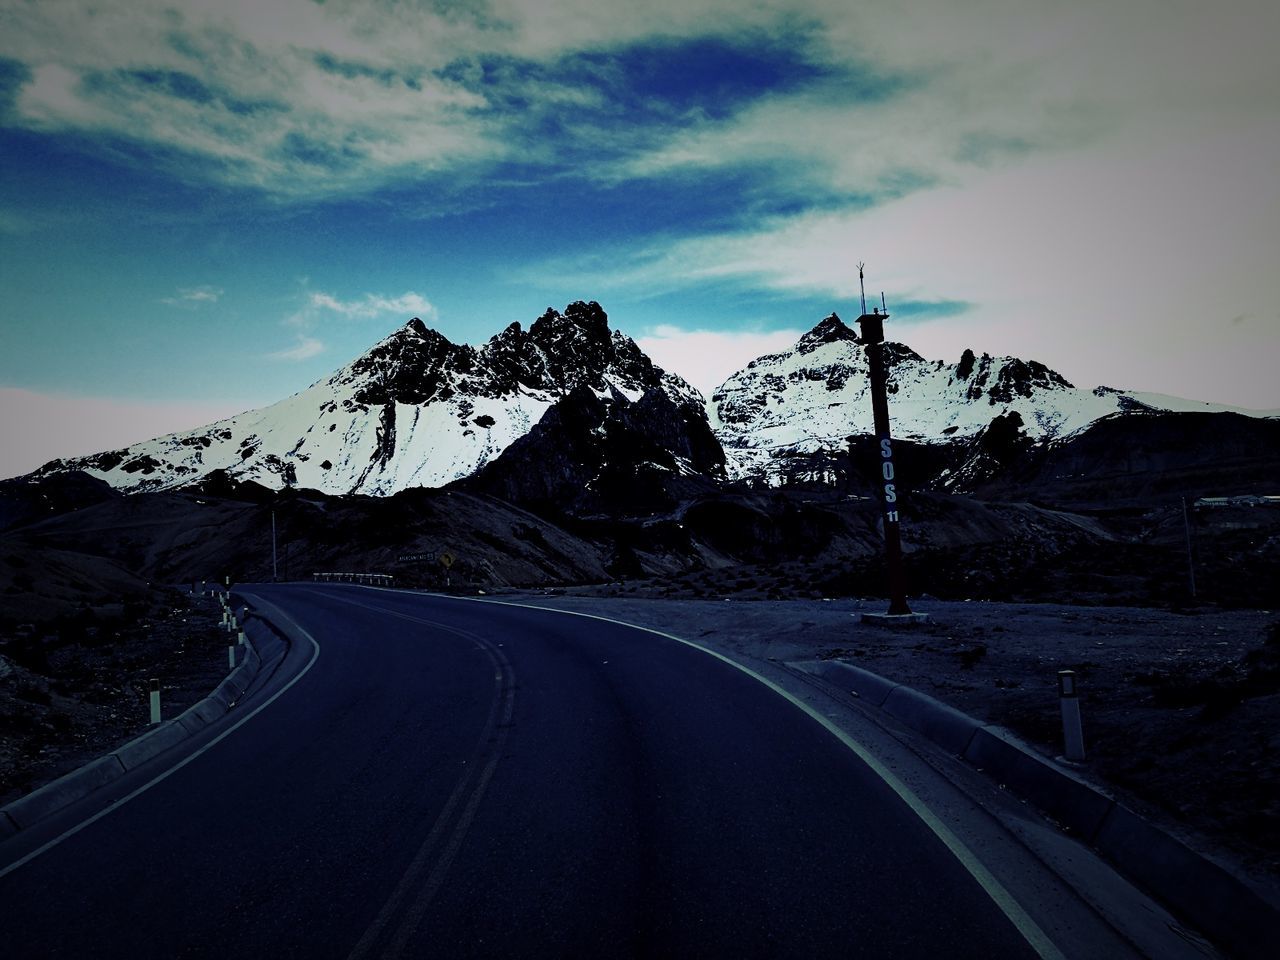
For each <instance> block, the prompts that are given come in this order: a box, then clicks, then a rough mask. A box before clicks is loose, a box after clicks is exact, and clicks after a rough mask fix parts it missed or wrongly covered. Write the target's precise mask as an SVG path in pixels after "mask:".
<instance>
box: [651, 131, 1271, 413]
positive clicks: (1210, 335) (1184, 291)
mask: <svg viewBox="0 0 1280 960" xmlns="http://www.w3.org/2000/svg"><path fill="white" fill-rule="evenodd" d="M1233 143H1234V146H1235V147H1236V149H1234V150H1231V151H1223V150H1222V149H1221V140H1220V139H1219V137H1217V136H1215V135H1214V131H1213V130H1211V129H1209V130H1205V131H1203V132H1202V133H1201V135H1200V136H1199V137H1198V138H1196V139H1194V140H1193V139H1191V138H1184V139H1180V140H1167V141H1162V140H1160V139H1153V138H1151V137H1148V136H1142V137H1135V138H1130V139H1120V138H1116V139H1114V140H1113V141H1112V142H1110V143H1109V144H1108V145H1107V147H1106V149H1101V148H1094V149H1089V150H1083V151H1077V152H1074V153H1064V154H1058V155H1046V156H1041V157H1037V158H1033V159H1029V160H1027V161H1025V162H1023V163H1022V164H1020V165H1018V166H1016V167H1010V168H1006V169H999V170H993V171H987V172H984V173H983V174H981V175H976V176H974V177H971V178H969V179H968V180H967V182H966V183H965V184H964V185H963V186H947V187H940V188H937V189H933V190H924V191H920V192H917V193H914V194H912V195H910V196H908V197H905V198H903V199H900V200H897V201H894V202H891V203H888V204H885V205H883V206H881V207H878V208H875V209H872V210H866V211H857V212H849V211H846V212H835V213H828V212H821V211H818V212H810V213H807V214H804V215H800V216H796V217H790V218H782V219H778V220H776V221H774V222H772V223H769V224H766V225H764V226H762V227H761V228H760V229H757V230H753V231H746V232H742V233H738V234H732V235H708V236H704V237H700V238H695V239H691V240H686V241H683V242H680V243H677V244H674V245H673V246H672V247H671V248H670V249H669V250H668V251H667V252H666V255H665V256H664V257H663V259H662V260H660V261H659V262H656V263H654V264H651V265H649V266H648V267H647V268H646V270H647V271H649V272H651V273H652V274H653V275H654V276H656V277H661V278H664V279H670V278H671V277H681V276H683V277H686V278H688V279H689V280H690V281H691V282H693V281H701V280H704V279H708V278H718V279H724V278H737V279H740V280H741V279H745V280H748V281H750V282H753V283H758V284H761V285H763V286H766V287H770V288H773V289H777V290H783V291H789V292H793V293H794V292H804V293H810V294H811V293H814V292H818V291H827V292H830V293H831V294H833V295H834V296H837V297H840V298H844V299H845V300H847V301H849V302H851V303H853V302H856V297H857V292H858V282H857V279H858V278H857V269H856V264H857V262H858V261H859V260H863V259H865V260H867V261H869V266H868V271H869V272H868V282H869V284H870V290H871V291H872V292H873V293H874V292H878V291H879V290H881V289H883V290H886V291H888V294H889V298H890V299H889V309H890V311H891V312H892V311H893V308H894V303H893V301H894V300H895V299H896V300H898V301H899V302H901V301H903V300H908V299H910V300H960V301H966V302H969V303H972V304H974V309H973V310H972V311H971V312H969V313H965V314H961V315H959V316H953V317H948V318H945V319H939V320H933V321H928V322H922V323H919V324H912V325H908V324H901V323H900V321H894V322H892V325H893V326H894V327H896V335H897V336H899V337H900V338H901V339H903V340H906V341H907V342H909V343H910V344H911V345H912V346H913V347H915V348H916V349H917V350H919V351H920V352H922V353H924V354H925V355H926V356H929V357H931V358H932V357H947V358H950V359H954V358H956V357H957V356H958V355H959V353H960V352H961V350H963V349H964V347H966V346H968V347H972V348H974V349H976V350H979V351H982V350H989V351H991V352H993V353H1012V354H1015V355H1020V356H1023V357H1027V358H1032V359H1038V360H1041V361H1042V362H1045V363H1048V364H1049V365H1050V366H1053V367H1056V368H1058V369H1060V370H1061V372H1062V373H1064V374H1065V375H1066V376H1067V377H1068V378H1070V379H1072V380H1073V381H1076V382H1077V384H1078V385H1080V386H1086V387H1092V386H1095V385H1097V384H1099V383H1104V384H1107V385H1110V386H1116V387H1122V388H1134V389H1146V390H1156V391H1161V392H1166V393H1171V394H1174V395H1180V396H1186V397H1189V398H1192V399H1200V400H1211V401H1219V402H1224V403H1232V404H1237V405H1241V406H1246V407H1254V408H1257V409H1273V408H1276V407H1280V381H1278V380H1277V379H1276V378H1275V375H1274V369H1273V368H1274V359H1275V357H1276V356H1280V322H1277V321H1280V314H1277V309H1280V308H1278V307H1277V304H1280V274H1278V273H1277V272H1276V271H1275V270H1274V269H1273V268H1272V267H1271V266H1269V265H1268V264H1269V263H1270V262H1271V260H1273V258H1274V255H1275V251H1276V250H1278V249H1280V176H1278V174H1280V170H1278V169H1277V160H1276V159H1275V158H1277V157H1280V128H1277V129H1276V130H1275V131H1250V132H1249V133H1248V134H1247V135H1246V134H1240V133H1239V132H1233ZM633 280H634V282H636V283H640V284H643V282H644V277H643V276H637V277H635V278H633ZM1235 317H1247V318H1254V319H1253V321H1251V322H1241V323H1231V322H1230V321H1231V320H1232V318H1235Z"/></svg>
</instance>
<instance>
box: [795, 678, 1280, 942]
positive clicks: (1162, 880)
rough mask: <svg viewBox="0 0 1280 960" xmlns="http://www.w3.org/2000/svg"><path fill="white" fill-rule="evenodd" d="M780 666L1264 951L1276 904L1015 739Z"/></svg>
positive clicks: (1190, 913) (901, 692)
mask: <svg viewBox="0 0 1280 960" xmlns="http://www.w3.org/2000/svg"><path fill="white" fill-rule="evenodd" d="M789 666H791V667H793V668H795V669H798V670H801V671H803V672H805V673H808V674H810V675H812V676H816V677H819V678H821V679H823V680H825V681H827V682H828V683H830V684H832V685H833V686H836V687H839V688H840V689H841V690H848V691H849V692H850V693H851V694H852V695H853V696H855V697H857V698H858V699H859V700H863V701H865V702H867V703H870V704H871V705H873V706H876V707H879V708H880V709H883V710H884V711H885V712H886V713H888V714H889V715H890V716H892V717H894V718H895V719H897V720H898V721H899V722H900V723H902V724H904V725H905V726H908V727H910V728H911V729H913V730H916V731H917V732H919V733H921V734H923V735H924V736H926V737H927V738H928V739H930V740H932V741H933V742H935V743H937V744H938V745H939V746H941V747H943V748H945V749H946V750H948V751H949V752H950V753H953V754H955V755H957V756H960V757H963V758H964V759H965V760H966V761H968V762H969V763H971V764H972V765H973V766H975V767H977V768H978V769H979V770H981V771H982V772H984V773H986V774H988V775H989V776H991V777H994V778H995V779H996V780H998V781H999V782H1000V783H1001V784H1003V785H1004V786H1006V787H1007V788H1008V789H1009V790H1010V791H1011V792H1012V793H1014V794H1016V795H1017V796H1019V797H1021V798H1022V799H1024V800H1026V801H1028V802H1029V803H1032V804H1034V805H1035V806H1037V807H1039V808H1040V809H1041V810H1043V811H1044V812H1045V813H1047V814H1049V815H1050V816H1051V817H1053V818H1054V819H1055V820H1057V821H1058V822H1059V823H1060V824H1061V825H1062V826H1063V827H1065V828H1066V829H1067V830H1068V831H1070V832H1071V833H1074V834H1076V835H1077V836H1079V837H1080V838H1081V839H1082V840H1084V841H1085V842H1086V843H1088V844H1090V845H1091V846H1093V847H1094V848H1095V849H1096V850H1098V851H1099V852H1100V853H1102V854H1103V855H1104V856H1105V857H1106V858H1107V859H1109V860H1110V861H1111V862H1112V863H1113V864H1115V865H1116V866H1117V867H1118V868H1119V869H1120V870H1121V872H1123V873H1124V874H1126V875H1127V876H1128V877H1129V878H1130V879H1131V880H1134V881H1135V882H1137V883H1139V884H1141V885H1142V886H1143V887H1144V888H1146V889H1147V890H1148V891H1149V892H1150V893H1152V894H1154V895H1155V896H1156V897H1158V898H1159V899H1161V900H1162V901H1164V902H1165V904H1167V905H1168V906H1169V907H1170V908H1171V909H1172V910H1173V911H1174V912H1175V913H1176V914H1178V915H1180V916H1182V917H1183V918H1184V919H1185V920H1187V922H1188V923H1190V924H1191V925H1192V926H1194V927H1195V928H1197V929H1198V930H1199V931H1200V932H1202V933H1204V934H1206V935H1207V936H1208V937H1210V938H1211V939H1212V940H1213V941H1214V942H1215V943H1217V944H1218V945H1219V946H1221V947H1224V948H1226V949H1227V950H1229V951H1230V952H1231V953H1232V955H1234V956H1238V957H1242V958H1248V960H1254V958H1257V960H1264V958H1267V960H1269V958H1270V957H1272V956H1273V955H1274V949H1275V937H1276V932H1277V931H1280V910H1277V909H1276V906H1275V905H1273V904H1272V903H1270V902H1269V901H1267V900H1265V899H1264V898H1263V897H1262V896H1260V895H1259V894H1258V893H1257V891H1255V890H1254V889H1253V888H1252V887H1250V886H1249V885H1248V884H1246V883H1244V882H1243V881H1242V880H1240V879H1239V878H1237V877H1235V876H1234V875H1232V874H1231V873H1229V872H1227V871H1226V870H1225V869H1223V868H1222V867H1220V866H1218V864H1216V863H1214V862H1213V861H1212V860H1209V859H1207V858H1206V857H1204V856H1201V855H1200V854H1198V853H1196V852H1195V851H1194V850H1192V849H1191V848H1190V847H1188V846H1186V845H1185V844H1183V843H1182V842H1181V841H1179V840H1176V839H1175V838H1173V837H1171V836H1170V835H1169V834H1167V833H1165V832H1164V831H1163V830H1161V829H1160V828H1159V827H1156V826H1155V825H1154V824H1152V823H1151V822H1150V821H1147V820H1144V819H1143V818H1142V817H1140V816H1138V815H1137V814H1136V813H1134V812H1133V811H1132V810H1129V809H1128V808H1127V807H1124V806H1122V805H1121V804H1120V803H1118V802H1117V801H1116V800H1115V798H1114V797H1110V796H1107V795H1106V794H1105V793H1103V792H1102V791H1100V790H1099V789H1097V788H1096V787H1094V786H1092V785H1091V784H1088V783H1086V782H1085V781H1084V780H1081V779H1080V778H1079V777H1077V776H1076V775H1075V774H1073V773H1072V772H1071V771H1069V770H1066V769H1063V768H1061V767H1059V766H1057V765H1055V764H1054V763H1053V762H1052V761H1050V760H1049V759H1047V758H1046V757H1043V756H1041V755H1040V754H1039V753H1037V752H1036V751H1035V750H1034V749H1033V748H1032V747H1030V746H1028V745H1027V744H1025V743H1024V742H1023V741H1021V740H1019V739H1018V738H1017V737H1016V736H1014V735H1013V734H1012V733H1010V732H1009V731H1008V730H1005V729H1004V728H1003V727H998V726H995V725H993V724H984V723H980V722H978V721H977V720H975V719H973V718H972V717H969V716H967V715H966V714H963V713H960V711H958V710H956V709H954V708H952V707H949V706H947V705H946V704H944V703H940V702H939V701H937V700H935V699H934V698H933V697H930V696H928V695H927V694H923V693H920V692H919V691H917V690H913V689H911V688H910V687H906V686H903V685H901V684H897V683H893V682H892V681H890V680H886V679H885V678H884V677H881V676H879V675H878V674H874V673H871V672H870V671H869V670H864V669H862V668H861V667H855V666H853V665H852V664H849V663H842V662H838V661H831V660H824V661H817V662H806V663H793V664H789Z"/></svg>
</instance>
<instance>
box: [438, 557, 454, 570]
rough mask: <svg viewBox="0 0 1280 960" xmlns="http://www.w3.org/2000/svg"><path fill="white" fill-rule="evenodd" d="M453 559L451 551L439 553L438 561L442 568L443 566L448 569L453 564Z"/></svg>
mask: <svg viewBox="0 0 1280 960" xmlns="http://www.w3.org/2000/svg"><path fill="white" fill-rule="evenodd" d="M453 559H454V558H453V554H452V553H442V554H440V562H441V563H443V564H444V568H445V569H446V570H448V569H449V568H450V567H452V566H453Z"/></svg>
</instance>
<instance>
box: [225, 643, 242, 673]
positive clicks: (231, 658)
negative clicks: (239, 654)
mask: <svg viewBox="0 0 1280 960" xmlns="http://www.w3.org/2000/svg"><path fill="white" fill-rule="evenodd" d="M241 636H243V634H241ZM227 666H228V667H229V668H230V669H232V670H234V669H235V668H236V645H235V644H234V643H229V644H227Z"/></svg>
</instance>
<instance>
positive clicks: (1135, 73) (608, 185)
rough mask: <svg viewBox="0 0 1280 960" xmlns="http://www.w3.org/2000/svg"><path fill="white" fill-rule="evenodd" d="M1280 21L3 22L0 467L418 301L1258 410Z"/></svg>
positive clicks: (878, 5)
mask: <svg viewBox="0 0 1280 960" xmlns="http://www.w3.org/2000/svg"><path fill="white" fill-rule="evenodd" d="M1277 36H1280V5H1277V4H1276V3H1275V2H1274V0H1223V2H1220V3H1216V4H1205V3H1202V2H1189V0H1125V2H1124V3H1115V2H1114V0H1075V2H1072V3H1069V4H1067V3H1061V2H1043V0H967V2H965V3H963V4H957V3H951V2H946V0H922V2H911V0H895V2H887V0H863V2H858V3H854V2H851V0H772V2H763V0H757V2H752V0H725V2H721V0H648V2H646V3H643V4H640V3H622V2H617V0H490V2H486V0H476V2H471V0H425V2H412V0H369V2H355V0H326V2H314V0H186V2H183V0H169V2H165V3H160V2H152V0H92V2H90V0H32V2H21V0H0V170H2V171H3V173H2V174H0V476H10V475H15V474H18V473H22V472H25V471H27V470H30V469H33V468H34V467H36V466H38V465H39V464H40V463H42V462H44V461H46V460H48V459H51V458H53V457H57V456H71V455H78V454H86V453H91V452H96V451H98V450H103V449H109V448H113V447H118V446H122V445H125V444H128V443H130V442H134V441H138V440H142V439H146V438H148V437H151V436H155V435H158V434H161V433H164V432H168V431H171V430H177V429H183V428H188V427H194V426H198V425H200V424H203V423H206V422H208V421H210V420H212V419H214V418H216V417H219V416H225V415H230V414H233V413H236V412H239V411H241V410H244V409H248V408H250V407H255V406H261V405H264V404H267V403H270V402H273V401H275V400H278V399H281V398H283V397H285V396H287V395H289V394H291V393H294V392H296V391H298V390H300V389H303V388H305V387H306V386H308V385H309V384H311V383H312V382H314V381H316V380H319V379H322V378H324V377H325V376H327V375H328V373H330V372H331V371H333V370H334V369H336V368H338V367H339V366H341V365H343V364H344V363H346V362H348V361H350V360H351V359H352V358H354V357H355V356H357V355H359V354H360V353H362V352H363V351H364V350H366V349H368V347H370V346H371V345H372V344H373V343H374V342H376V341H377V340H379V339H381V338H382V337H383V336H385V335H386V334H388V333H390V332H391V331H392V330H394V329H395V328H396V327H398V326H400V325H401V324H403V323H404V322H405V321H407V320H408V319H409V318H410V317H413V316H418V317H421V318H422V319H423V320H424V321H426V322H427V324H428V325H430V326H432V327H435V328H436V329H438V330H439V331H440V332H442V333H443V334H444V335H445V336H447V337H449V338H450V339H451V340H454V341H455V342H469V343H481V342H483V341H484V340H486V339H488V338H489V337H490V336H492V335H493V334H495V333H497V332H498V331H499V330H501V329H502V328H503V327H505V326H506V325H507V324H508V323H510V322H511V321H513V320H518V321H520V322H522V323H524V324H526V325H527V324H528V323H530V322H532V321H533V320H534V319H536V318H537V317H538V316H539V315H540V314H541V313H542V312H543V311H544V310H545V309H546V308H547V307H548V306H552V307H556V308H557V309H563V308H564V307H565V305H566V304H568V303H570V302H572V301H574V300H597V301H599V302H600V303H601V304H602V305H603V306H604V308H605V310H606V311H607V312H608V313H609V316H610V321H611V323H612V325H613V326H614V327H615V328H618V329H621V330H623V331H624V332H625V333H627V334H628V335H630V336H632V337H634V338H635V339H636V340H637V341H638V342H639V343H640V344H641V346H642V347H644V348H645V349H646V350H647V351H648V352H649V353H650V355H651V356H652V357H653V358H654V360H655V361H656V362H657V363H658V364H659V365H660V366H663V367H664V368H666V369H670V370H674V371H675V372H677V373H679V374H681V375H683V376H684V377H685V378H686V379H688V380H690V381H691V382H692V383H694V385H695V386H698V387H699V388H700V389H702V390H703V391H704V392H706V393H710V391H711V390H712V389H713V388H714V387H715V386H716V385H717V384H718V383H719V382H720V381H721V380H722V379H723V378H724V377H726V376H727V375H728V374H730V373H731V372H733V371H734V370H735V369H738V368H739V367H741V366H744V365H745V364H746V362H747V361H749V360H750V359H752V358H753V357H755V356H757V355H759V354H761V353H766V352H772V351H776V350H780V349H785V348H786V347H787V346H789V345H790V344H791V343H793V342H794V341H795V339H796V338H797V337H798V336H799V335H800V334H801V333H802V332H803V331H804V330H807V329H808V328H809V327H811V326H813V325H814V324H815V323H816V322H818V321H819V320H820V319H822V317H824V316H826V315H827V314H829V313H830V312H832V311H833V310H834V311H836V312H838V313H839V314H840V315H841V316H842V317H844V318H845V319H846V320H849V321H852V320H853V319H854V318H856V316H857V315H858V313H859V308H858V299H857V297H858V278H857V264H858V263H859V262H862V261H865V262H866V264H867V268H866V271H867V282H868V288H869V294H870V295H871V296H873V297H875V298H876V299H879V295H880V293H881V291H883V292H884V295H885V298H886V301H887V303H888V306H889V310H890V312H891V314H892V320H891V321H890V323H889V325H888V328H887V329H888V333H889V335H890V337H891V338H893V339H897V340H900V341H903V342H905V343H908V344H909V345H910V346H912V347H913V348H914V349H915V350H916V351H917V352H919V353H921V354H922V355H924V356H925V357H927V358H929V359H945V360H949V361H955V360H956V359H958V358H959V355H960V353H961V352H962V351H963V350H964V349H965V348H966V347H970V348H972V349H974V350H976V351H978V352H983V351H985V352H989V353H992V354H993V355H1013V356H1020V357H1023V358H1024V359H1035V360H1039V361H1041V362H1043V363H1046V364H1048V365H1049V366H1050V367H1052V368H1054V369H1056V370H1058V371H1059V372H1060V373H1062V374H1063V375H1064V376H1066V377H1067V378H1068V379H1069V380H1071V381H1072V382H1073V383H1075V384H1076V385H1077V386H1081V387H1088V388H1091V387H1094V386H1097V385H1107V386H1113V387H1119V388H1123V389H1132V390H1147V391H1156V392H1162V393H1168V394H1173V395H1176V396H1182V397H1188V398H1192V399H1199V400H1209V401H1214V402H1219V403H1227V404H1233V405H1238V406H1243V407H1248V408H1253V409H1268V410H1270V409H1276V408H1280V376H1277V375H1276V373H1275V367H1276V364H1277V360H1280V57H1276V56H1275V51H1274V43H1275V38H1276V37H1277Z"/></svg>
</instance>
